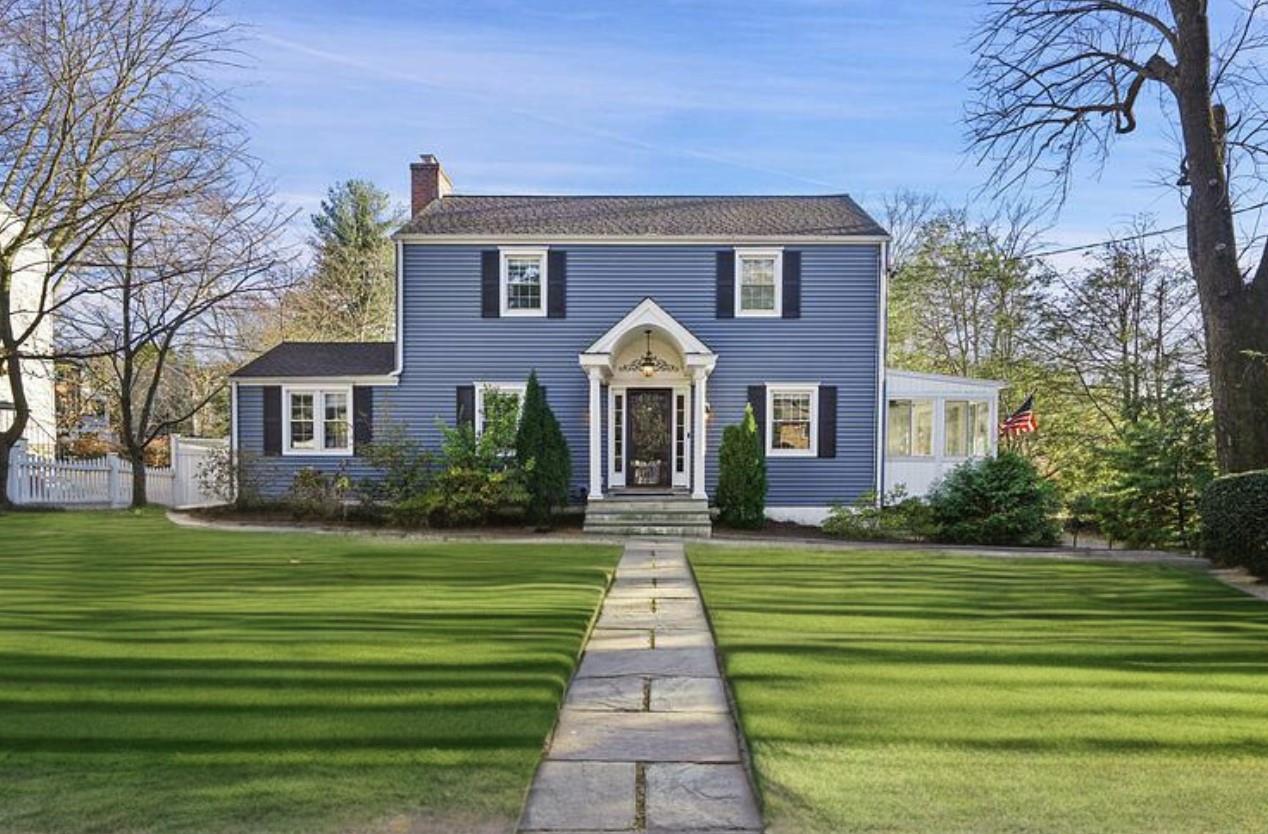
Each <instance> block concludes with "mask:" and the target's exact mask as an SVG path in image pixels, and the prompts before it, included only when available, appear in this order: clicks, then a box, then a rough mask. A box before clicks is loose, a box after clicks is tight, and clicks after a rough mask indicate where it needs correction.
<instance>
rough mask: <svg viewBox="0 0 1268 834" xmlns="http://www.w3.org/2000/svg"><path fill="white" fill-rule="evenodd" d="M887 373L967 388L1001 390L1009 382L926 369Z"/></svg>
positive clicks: (900, 377) (902, 377)
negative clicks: (936, 372)
mask: <svg viewBox="0 0 1268 834" xmlns="http://www.w3.org/2000/svg"><path fill="white" fill-rule="evenodd" d="M885 374H886V375H887V376H888V377H889V378H890V379H909V380H912V381H913V382H945V383H949V384H952V385H962V386H964V387H965V388H982V389H985V390H995V391H999V390H1001V389H1004V388H1007V387H1008V385H1009V383H1007V382H1004V381H1003V380H998V379H979V378H977V377H971V376H954V375H952V374H934V373H927V372H925V371H903V370H899V369H897V368H888V369H886V371H885Z"/></svg>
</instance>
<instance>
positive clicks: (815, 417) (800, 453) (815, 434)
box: [764, 382, 819, 458]
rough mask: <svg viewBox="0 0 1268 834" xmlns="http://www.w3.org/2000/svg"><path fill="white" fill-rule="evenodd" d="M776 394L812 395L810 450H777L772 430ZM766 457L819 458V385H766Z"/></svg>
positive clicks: (815, 383)
mask: <svg viewBox="0 0 1268 834" xmlns="http://www.w3.org/2000/svg"><path fill="white" fill-rule="evenodd" d="M776 394H809V395H810V448H809V449H776V448H775V447H774V442H775V436H774V434H775V433H774V432H773V431H772V428H773V427H774V425H775V409H774V401H775V395H776ZM764 431H765V435H766V456H767V457H771V458H814V457H818V456H819V383H817V382H767V383H766V425H765V426H764Z"/></svg>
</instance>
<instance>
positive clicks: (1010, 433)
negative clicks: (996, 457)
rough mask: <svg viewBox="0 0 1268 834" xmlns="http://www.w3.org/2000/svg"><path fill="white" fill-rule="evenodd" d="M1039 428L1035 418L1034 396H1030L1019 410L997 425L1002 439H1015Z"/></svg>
mask: <svg viewBox="0 0 1268 834" xmlns="http://www.w3.org/2000/svg"><path fill="white" fill-rule="evenodd" d="M1038 428H1039V420H1038V419H1037V418H1036V417H1035V395H1034V394H1031V395H1030V396H1029V397H1027V398H1026V401H1025V402H1024V403H1022V404H1021V408H1019V409H1017V410H1016V411H1014V412H1013V414H1012V416H1011V417H1009V418H1008V419H1007V420H1005V421H1004V422H1002V423H1000V425H999V433H1000V434H1002V435H1003V436H1004V437H1016V436H1017V435H1019V434H1027V433H1029V432H1032V431H1035V430H1036V429H1038Z"/></svg>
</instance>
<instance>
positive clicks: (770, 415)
mask: <svg viewBox="0 0 1268 834" xmlns="http://www.w3.org/2000/svg"><path fill="white" fill-rule="evenodd" d="M766 391H767V404H766V405H767V408H766V438H767V439H766V453H767V454H768V455H773V456H776V457H779V456H789V457H795V456H813V455H815V454H816V453H817V450H816V444H817V440H818V438H817V436H816V435H817V434H818V431H817V424H816V422H815V421H816V419H817V414H816V411H817V408H818V402H817V401H818V398H819V397H818V394H819V392H818V389H817V388H816V387H814V386H805V387H801V386H775V385H770V386H767V389H766Z"/></svg>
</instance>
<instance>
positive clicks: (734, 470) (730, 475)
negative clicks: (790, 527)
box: [717, 406, 766, 529]
mask: <svg viewBox="0 0 1268 834" xmlns="http://www.w3.org/2000/svg"><path fill="white" fill-rule="evenodd" d="M717 502H718V516H719V519H720V520H721V522H722V523H723V524H725V525H727V526H729V527H741V528H749V529H757V528H759V527H761V526H762V525H763V524H764V523H765V522H766V456H765V454H764V453H763V452H762V441H761V438H759V437H758V435H757V420H756V419H755V418H754V417H753V408H752V406H745V407H744V419H743V420H741V421H740V422H739V423H738V424H737V425H734V426H727V427H726V429H725V430H724V431H723V432H722V448H721V450H720V451H719V453H718V492H717Z"/></svg>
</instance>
